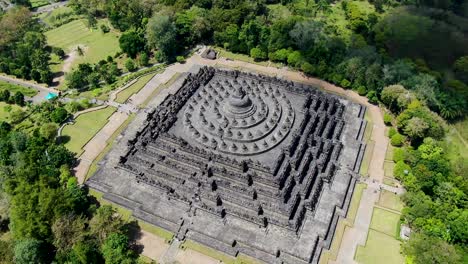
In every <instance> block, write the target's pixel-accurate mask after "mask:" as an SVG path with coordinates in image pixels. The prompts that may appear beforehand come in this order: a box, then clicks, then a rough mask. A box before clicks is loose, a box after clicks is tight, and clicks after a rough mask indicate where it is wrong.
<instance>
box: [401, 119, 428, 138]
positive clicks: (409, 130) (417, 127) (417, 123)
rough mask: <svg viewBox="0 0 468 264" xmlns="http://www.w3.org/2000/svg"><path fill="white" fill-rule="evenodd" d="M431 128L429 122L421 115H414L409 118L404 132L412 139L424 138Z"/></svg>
mask: <svg viewBox="0 0 468 264" xmlns="http://www.w3.org/2000/svg"><path fill="white" fill-rule="evenodd" d="M427 129H429V124H427V123H426V121H424V120H422V119H421V118H419V117H413V118H411V119H410V120H408V123H407V124H406V126H405V128H404V132H405V133H406V135H408V136H409V137H410V138H412V139H422V138H423V137H424V136H425V135H426V133H427V132H426V131H427Z"/></svg>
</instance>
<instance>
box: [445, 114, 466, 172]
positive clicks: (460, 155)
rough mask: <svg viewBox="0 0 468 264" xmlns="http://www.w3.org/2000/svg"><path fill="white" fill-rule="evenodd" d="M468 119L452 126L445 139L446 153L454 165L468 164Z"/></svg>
mask: <svg viewBox="0 0 468 264" xmlns="http://www.w3.org/2000/svg"><path fill="white" fill-rule="evenodd" d="M467 131H468V119H467V120H464V121H461V122H458V123H455V124H454V125H450V126H449V129H448V131H447V134H446V137H445V151H447V156H448V158H449V159H450V160H451V161H452V162H453V163H458V162H468V146H467V145H466V143H468V142H467V141H468V140H467V139H466V137H467V136H468V135H467V134H468V132H467Z"/></svg>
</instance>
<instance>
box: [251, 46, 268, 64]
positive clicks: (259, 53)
mask: <svg viewBox="0 0 468 264" xmlns="http://www.w3.org/2000/svg"><path fill="white" fill-rule="evenodd" d="M250 56H251V57H252V58H253V59H254V60H256V61H260V60H265V59H267V54H266V52H265V51H263V50H261V49H260V48H258V47H257V48H252V49H251V50H250Z"/></svg>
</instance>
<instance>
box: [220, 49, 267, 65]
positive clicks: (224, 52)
mask: <svg viewBox="0 0 468 264" xmlns="http://www.w3.org/2000/svg"><path fill="white" fill-rule="evenodd" d="M214 49H215V50H216V51H217V52H218V57H224V58H226V59H231V60H239V61H244V62H248V63H253V64H258V65H262V66H268V61H255V60H254V59H253V58H251V57H250V56H248V55H245V54H240V53H232V52H230V51H227V50H225V49H223V48H220V47H214Z"/></svg>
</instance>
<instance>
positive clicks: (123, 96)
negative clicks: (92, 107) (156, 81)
mask: <svg viewBox="0 0 468 264" xmlns="http://www.w3.org/2000/svg"><path fill="white" fill-rule="evenodd" d="M154 75H156V73H151V74H148V75H145V76H142V77H140V78H139V79H138V80H137V81H136V82H135V83H133V84H132V85H130V86H129V87H127V88H126V89H125V90H123V91H121V92H119V93H118V94H117V98H115V101H116V102H118V103H121V104H123V103H125V101H127V99H128V98H129V97H130V96H132V95H133V94H136V93H138V92H139V91H140V90H141V89H143V87H145V85H146V83H148V82H149V81H150V80H151V78H153V77H154Z"/></svg>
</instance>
